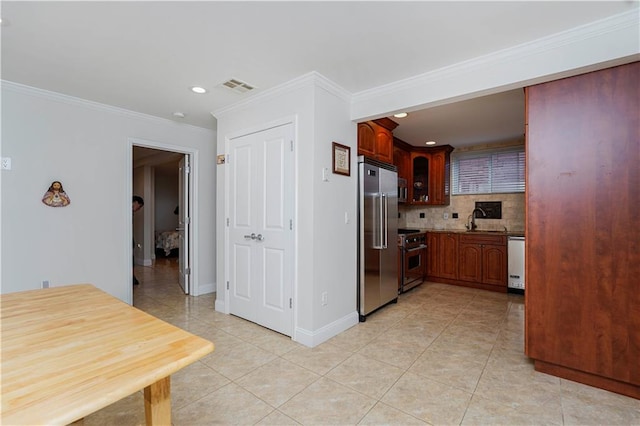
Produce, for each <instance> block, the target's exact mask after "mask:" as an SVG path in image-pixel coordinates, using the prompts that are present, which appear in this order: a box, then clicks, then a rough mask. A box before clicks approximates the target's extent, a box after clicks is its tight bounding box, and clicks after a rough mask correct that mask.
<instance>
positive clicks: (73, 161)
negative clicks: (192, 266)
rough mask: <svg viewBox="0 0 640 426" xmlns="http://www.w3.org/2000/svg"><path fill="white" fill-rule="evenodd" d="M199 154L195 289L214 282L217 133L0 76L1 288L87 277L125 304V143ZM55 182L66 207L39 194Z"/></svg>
mask: <svg viewBox="0 0 640 426" xmlns="http://www.w3.org/2000/svg"><path fill="white" fill-rule="evenodd" d="M130 138H138V139H144V140H148V141H157V142H159V143H163V144H166V145H172V146H184V147H185V148H189V149H193V150H196V151H197V152H198V154H199V157H200V158H202V160H203V161H201V162H200V164H199V167H198V168H196V170H195V171H196V174H197V175H196V177H195V179H197V181H198V190H199V191H200V193H201V194H206V195H205V196H199V194H196V197H198V198H199V200H198V207H199V208H198V216H199V218H200V224H199V228H198V229H199V232H198V237H199V238H198V246H197V247H196V250H195V255H196V256H198V259H197V260H199V262H198V264H199V267H198V276H197V277H195V278H196V280H197V282H198V283H199V285H200V287H209V288H212V289H213V288H214V283H215V264H214V262H213V259H215V244H214V241H215V229H214V226H213V217H214V215H215V199H214V197H212V196H211V194H213V193H214V192H215V175H214V168H213V167H214V166H213V163H214V157H215V145H216V136H215V133H214V132H212V131H210V130H206V129H201V128H197V127H192V126H186V125H183V124H180V123H175V122H172V121H169V120H163V119H159V118H154V117H149V116H145V115H142V114H137V113H132V112H128V111H124V110H121V109H117V108H113V107H109V106H105V105H100V104H96V103H93V102H87V101H82V100H79V99H76V98H70V97H68V96H63V95H58V94H54V93H51V92H44V91H40V90H37V89H33V88H28V87H25V86H20V85H16V84H13V83H10V82H4V81H3V82H2V156H3V157H11V159H12V162H13V170H11V171H6V170H3V171H2V182H1V187H2V195H1V197H2V236H1V242H2V252H1V253H2V273H1V277H2V281H1V291H2V292H3V293H8V292H14V291H20V290H29V289H36V288H40V285H41V281H42V280H50V282H51V285H52V286H60V285H64V284H73V283H87V282H88V283H92V284H94V285H96V286H97V287H99V288H101V289H103V290H105V291H107V292H108V293H110V294H112V295H114V296H116V297H118V298H120V299H122V300H123V301H126V302H129V303H131V285H130V280H131V239H132V235H131V195H132V188H131V185H132V182H131V179H132V171H131V167H132V163H131V143H132V142H131V139H130ZM53 180H61V181H62V183H63V185H64V189H65V190H66V192H67V193H68V194H69V196H70V197H71V205H70V206H68V207H64V208H51V207H47V206H45V205H44V204H42V202H41V201H40V199H41V198H42V195H43V194H44V192H45V191H46V189H47V187H48V186H49V184H50V183H51V181H53Z"/></svg>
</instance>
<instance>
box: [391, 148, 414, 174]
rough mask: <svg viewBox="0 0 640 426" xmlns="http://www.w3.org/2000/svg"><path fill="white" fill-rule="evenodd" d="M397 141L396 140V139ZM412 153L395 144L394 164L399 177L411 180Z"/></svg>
mask: <svg viewBox="0 0 640 426" xmlns="http://www.w3.org/2000/svg"><path fill="white" fill-rule="evenodd" d="M394 141H395V139H394ZM410 161H411V153H410V152H409V151H407V150H406V149H404V148H402V147H401V146H398V144H397V143H394V144H393V164H395V166H396V167H397V168H398V177H399V178H403V179H406V180H407V181H409V180H410V176H409V174H410V170H411V165H410V164H409V162H410Z"/></svg>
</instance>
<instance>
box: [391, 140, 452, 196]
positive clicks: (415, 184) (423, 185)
mask: <svg viewBox="0 0 640 426" xmlns="http://www.w3.org/2000/svg"><path fill="white" fill-rule="evenodd" d="M396 141H397V139H396ZM405 145H406V144H405ZM451 151H453V147H451V146H450V145H444V146H441V147H434V148H416V147H414V148H413V149H411V151H410V153H409V158H410V159H409V173H408V176H409V177H408V178H407V181H408V186H409V200H408V202H409V203H410V204H419V205H426V206H447V205H449V202H450V197H449V195H450V189H449V182H450V178H449V163H450V154H451ZM396 166H398V164H396Z"/></svg>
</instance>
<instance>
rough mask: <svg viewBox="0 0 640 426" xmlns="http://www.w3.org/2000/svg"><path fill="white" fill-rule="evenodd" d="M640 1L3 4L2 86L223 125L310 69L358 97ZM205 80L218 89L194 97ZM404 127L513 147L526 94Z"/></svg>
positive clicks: (401, 131) (419, 140)
mask: <svg viewBox="0 0 640 426" xmlns="http://www.w3.org/2000/svg"><path fill="white" fill-rule="evenodd" d="M638 5H639V3H638V2H637V1H604V2H594V1H586V2H582V1H569V2H539V1H531V2H526V1H515V2H506V1H499V2H481V1H472V2H458V1H453V2H452V1H449V2H433V1H430V2H419V1H414V2H397V1H389V2H385V1H376V2H367V1H356V2H345V1H332V2H308V1H302V2H270V1H259V2H244V1H234V2H209V1H196V2H165V1H162V2H152V1H141V2H90V1H80V2H54V1H45V2H31V1H16V2H12V1H2V3H1V13H2V79H4V80H8V81H12V82H16V83H21V84H25V85H28V86H32V87H37V88H42V89H46V90H51V91H54V92H59V93H63V94H67V95H71V96H76V97H79V98H83V99H88V100H92V101H96V102H100V103H104V104H108V105H114V106H118V107H122V108H126V109H129V110H132V111H137V112H141V113H146V114H150V115H154V116H158V117H164V118H167V119H172V120H177V121H182V122H185V123H189V124H192V125H195V126H200V127H206V128H210V129H215V125H216V124H215V119H214V118H213V117H212V115H211V111H215V110H218V109H221V108H223V107H226V106H228V105H231V104H233V103H235V102H237V101H239V100H241V99H244V98H246V97H247V96H251V95H252V94H253V93H259V92H260V91H263V90H266V89H269V88H272V87H274V86H277V85H279V84H282V83H284V82H287V81H289V80H292V79H293V78H296V77H299V76H301V75H303V74H306V73H308V72H311V71H317V72H319V73H320V74H322V75H324V76H325V77H327V78H328V79H330V80H332V81H333V82H335V83H336V84H338V85H340V86H342V87H343V88H344V89H346V90H347V91H349V92H351V93H354V94H355V93H358V92H361V91H364V90H367V89H372V88H376V87H378V86H382V85H385V84H389V83H393V82H395V81H398V80H402V79H405V78H408V77H412V76H415V75H419V74H422V73H425V72H428V71H432V70H435V69H438V68H442V67H444V66H447V65H451V64H454V63H458V62H461V61H464V60H468V59H471V58H475V57H478V56H481V55H484V54H487V53H490V52H493V51H496V50H500V49H504V48H507V47H510V46H515V45H518V44H522V43H525V42H528V41H531V40H535V39H539V38H541V37H544V36H546V35H549V34H554V33H557V32H560V31H563V30H566V29H569V28H574V27H577V26H580V25H583V24H586V23H590V22H593V21H596V20H598V19H602V18H605V17H608V16H611V15H615V14H618V13H622V12H625V11H628V10H630V9H632V8H636V9H637V8H638ZM230 78H236V79H240V80H243V81H245V82H247V83H249V84H250V85H253V86H255V87H256V89H255V90H253V91H252V92H248V93H244V94H237V93H235V92H232V91H230V90H229V89H227V88H224V87H222V86H221V84H222V83H223V82H224V81H226V80H228V79H230ZM194 85H200V86H203V87H206V88H208V89H209V92H208V93H207V94H205V95H196V94H193V93H191V92H190V91H189V90H188V88H189V87H190V86H194ZM176 111H179V112H182V113H184V114H185V118H183V119H177V118H174V117H173V112H176ZM397 121H398V122H399V123H400V126H399V127H398V128H397V129H396V131H394V134H395V135H396V136H398V137H399V138H400V139H403V140H405V141H406V142H408V143H411V144H414V145H420V144H423V143H424V142H425V141H426V140H436V141H438V142H439V143H449V144H451V145H454V146H463V145H468V144H474V143H481V142H486V141H496V140H504V139H511V138H514V137H521V136H522V134H523V133H524V97H523V94H522V91H520V90H516V91H512V92H506V93H503V94H497V95H492V96H488V97H485V98H477V99H472V100H469V101H464V102H457V103H454V104H450V105H444V106H440V107H435V108H430V109H428V110H423V111H416V112H413V113H411V114H410V116H409V117H408V118H405V119H402V120H397Z"/></svg>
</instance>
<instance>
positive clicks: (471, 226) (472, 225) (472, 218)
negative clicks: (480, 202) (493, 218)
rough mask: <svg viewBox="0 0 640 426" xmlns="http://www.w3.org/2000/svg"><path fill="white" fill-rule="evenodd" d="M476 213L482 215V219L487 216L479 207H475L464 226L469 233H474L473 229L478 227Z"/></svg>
mask: <svg viewBox="0 0 640 426" xmlns="http://www.w3.org/2000/svg"><path fill="white" fill-rule="evenodd" d="M476 212H480V213H482V217H486V216H487V214H486V213H485V212H484V210H482V209H481V208H480V207H476V208H475V209H473V211H472V212H471V214H470V215H469V217H468V218H467V221H468V223H467V224H465V225H464V226H465V228H467V229H468V230H469V231H475V229H476V228H477V227H478V225H476Z"/></svg>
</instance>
